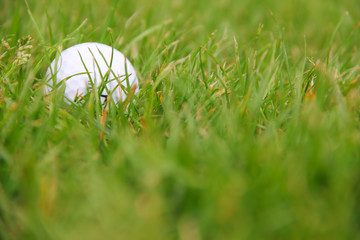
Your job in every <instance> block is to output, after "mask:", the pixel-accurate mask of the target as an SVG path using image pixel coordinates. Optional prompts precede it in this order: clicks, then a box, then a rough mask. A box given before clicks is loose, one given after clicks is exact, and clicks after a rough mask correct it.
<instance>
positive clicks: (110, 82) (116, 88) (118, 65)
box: [44, 42, 139, 103]
mask: <svg viewBox="0 0 360 240" xmlns="http://www.w3.org/2000/svg"><path fill="white" fill-rule="evenodd" d="M46 79H47V84H46V86H45V90H44V91H45V94H48V93H49V92H50V91H51V90H52V89H53V88H56V86H61V84H59V83H61V82H62V81H64V84H65V92H64V96H65V99H66V100H67V101H71V102H74V101H75V100H76V99H77V98H81V97H83V96H85V94H86V93H87V92H89V91H90V90H91V89H92V88H93V87H99V86H100V85H101V83H102V82H103V81H106V82H105V85H106V88H104V90H103V91H102V92H101V93H100V97H101V101H102V102H104V101H105V100H106V99H107V97H108V95H109V94H111V99H113V100H114V102H115V103H117V102H119V101H124V100H125V98H126V93H124V91H123V90H122V88H121V86H120V84H121V85H123V86H124V87H125V88H128V87H130V88H135V93H136V92H137V91H138V90H139V82H138V79H137V77H136V73H135V70H134V67H133V66H132V65H131V63H130V61H129V60H127V59H126V58H125V56H124V55H123V54H122V53H121V52H119V51H118V50H116V49H114V48H112V47H110V46H107V45H105V44H101V43H95V42H89V43H81V44H77V45H74V46H72V47H70V48H68V49H65V50H64V51H62V52H61V53H60V55H59V57H58V58H55V59H54V60H53V61H52V63H51V65H50V67H49V68H48V70H47V72H46ZM102 85H104V84H102Z"/></svg>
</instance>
